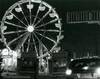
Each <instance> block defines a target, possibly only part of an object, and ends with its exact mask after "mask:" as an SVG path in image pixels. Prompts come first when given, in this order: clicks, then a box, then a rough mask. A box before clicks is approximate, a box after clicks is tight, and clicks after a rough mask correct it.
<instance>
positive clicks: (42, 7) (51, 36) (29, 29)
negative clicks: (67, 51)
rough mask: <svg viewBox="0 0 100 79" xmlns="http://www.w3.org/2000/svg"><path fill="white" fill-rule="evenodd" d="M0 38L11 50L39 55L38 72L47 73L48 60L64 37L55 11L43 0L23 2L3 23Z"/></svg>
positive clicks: (21, 1) (6, 16) (7, 13)
mask: <svg viewBox="0 0 100 79" xmlns="http://www.w3.org/2000/svg"><path fill="white" fill-rule="evenodd" d="M0 29H1V37H2V40H3V42H4V44H5V46H6V47H7V48H8V49H11V50H14V51H16V50H18V49H20V50H21V52H24V53H29V52H32V53H33V54H36V56H37V58H39V73H45V72H46V73H47V72H48V57H50V53H51V52H52V51H53V49H54V48H55V47H56V46H57V44H58V43H59V41H60V40H61V38H62V35H61V21H60V18H59V16H58V14H57V12H56V11H55V9H54V8H53V7H52V6H51V5H49V4H47V3H46V2H44V1H42V0H20V1H18V2H16V3H15V4H13V5H12V6H11V7H10V8H9V9H8V10H7V11H6V12H5V14H4V16H3V18H2V21H1V26H0Z"/></svg>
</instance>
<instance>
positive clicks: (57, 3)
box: [0, 0, 100, 55]
mask: <svg viewBox="0 0 100 79" xmlns="http://www.w3.org/2000/svg"><path fill="white" fill-rule="evenodd" d="M16 1H18V0H0V20H1V19H2V17H3V14H4V13H5V11H6V10H7V9H8V8H9V7H10V6H11V5H12V4H14V3H15V2H16ZM44 1H46V2H47V3H49V4H50V5H52V6H53V7H54V8H56V11H57V12H58V14H59V16H60V18H62V23H63V25H62V27H63V30H64V33H63V34H64V35H65V38H64V39H63V41H62V46H63V48H64V49H65V50H66V49H71V50H73V51H75V52H79V53H80V52H81V53H82V54H81V55H83V54H85V55H86V53H84V52H88V51H89V52H93V53H92V54H94V53H95V52H96V53H97V54H98V52H99V51H100V50H99V48H100V45H99V44H100V42H99V39H100V33H99V30H100V27H99V25H97V24H90V25H89V24H67V23H66V12H67V11H76V10H78V9H80V10H99V8H100V0H44Z"/></svg>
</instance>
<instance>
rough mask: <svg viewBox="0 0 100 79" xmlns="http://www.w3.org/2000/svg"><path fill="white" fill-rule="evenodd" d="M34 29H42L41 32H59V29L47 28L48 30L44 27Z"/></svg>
mask: <svg viewBox="0 0 100 79" xmlns="http://www.w3.org/2000/svg"><path fill="white" fill-rule="evenodd" d="M36 31H41V32H42V31H43V32H61V31H60V30H53V29H49V30H46V29H36Z"/></svg>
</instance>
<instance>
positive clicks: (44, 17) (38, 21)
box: [34, 8, 52, 27]
mask: <svg viewBox="0 0 100 79" xmlns="http://www.w3.org/2000/svg"><path fill="white" fill-rule="evenodd" d="M51 10H52V9H51V8H50V9H49V10H48V12H47V13H46V14H44V15H43V17H42V18H41V19H40V20H39V21H38V22H37V23H36V24H35V25H34V27H36V26H37V25H38V24H39V23H40V22H41V21H42V20H43V19H44V18H45V17H46V16H47V15H48V14H49V13H50V11H51Z"/></svg>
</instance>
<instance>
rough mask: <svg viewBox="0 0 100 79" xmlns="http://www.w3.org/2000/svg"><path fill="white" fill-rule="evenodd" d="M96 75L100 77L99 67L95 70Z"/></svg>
mask: <svg viewBox="0 0 100 79" xmlns="http://www.w3.org/2000/svg"><path fill="white" fill-rule="evenodd" d="M96 73H97V74H98V75H100V67H99V68H97V69H96Z"/></svg>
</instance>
